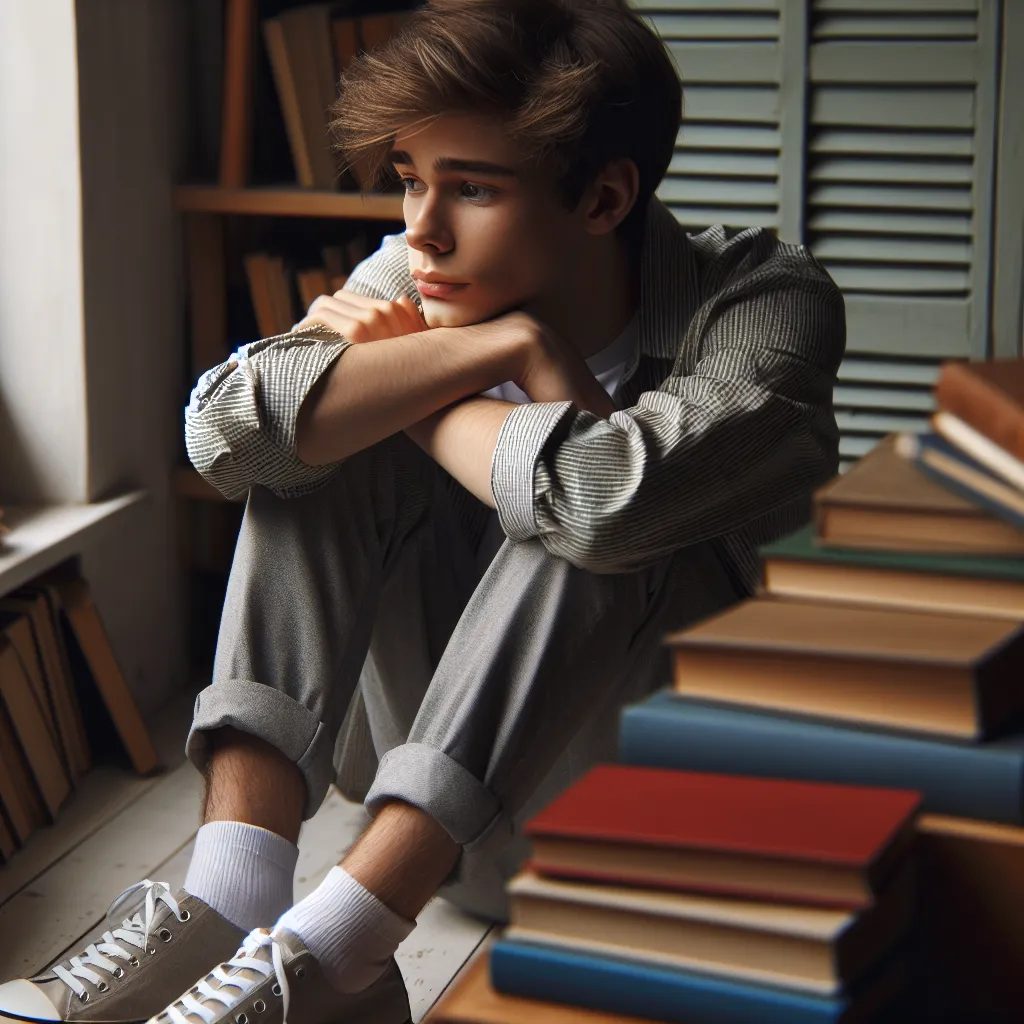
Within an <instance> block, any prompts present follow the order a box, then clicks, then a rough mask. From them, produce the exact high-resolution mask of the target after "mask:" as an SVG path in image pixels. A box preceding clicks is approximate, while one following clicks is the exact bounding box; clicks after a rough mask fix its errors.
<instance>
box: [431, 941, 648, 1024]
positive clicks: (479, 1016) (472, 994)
mask: <svg viewBox="0 0 1024 1024" xmlns="http://www.w3.org/2000/svg"><path fill="white" fill-rule="evenodd" d="M542 1022H543V1024H650V1022H649V1021H645V1020H643V1019H642V1018H640V1017H621V1016H619V1015H618V1014H615V1013H601V1012H599V1011H597V1010H584V1009H583V1008H582V1007H578V1006H568V1005H566V1004H561V1003H542V1002H540V1001H539V1000H534V999H520V998H519V997H517V996H506V995H504V994H502V993H501V992H496V991H495V990H494V986H493V985H492V984H491V978H490V973H489V971H488V961H487V956H486V955H484V956H478V957H477V958H476V960H474V961H473V962H472V963H471V964H469V965H468V966H467V967H465V968H463V970H462V971H461V972H460V973H459V974H458V975H457V976H456V978H455V980H454V981H453V982H452V984H451V987H450V988H448V989H447V990H446V991H445V993H444V995H443V996H442V997H441V998H440V999H439V1000H438V1002H437V1003H436V1004H435V1005H434V1007H433V1009H431V1011H430V1012H429V1013H428V1014H427V1016H426V1017H425V1018H424V1024H542Z"/></svg>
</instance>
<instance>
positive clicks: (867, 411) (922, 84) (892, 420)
mask: <svg viewBox="0 0 1024 1024" xmlns="http://www.w3.org/2000/svg"><path fill="white" fill-rule="evenodd" d="M810 14H811V28H810V50H809V62H808V67H809V85H808V122H809V123H808V133H807V167H806V174H807V185H806V195H807V210H806V242H807V243H808V244H809V245H810V247H811V250H812V251H813V252H814V254H815V255H816V256H817V257H818V259H820V260H821V262H822V263H823V264H824V265H825V266H826V267H827V268H828V270H829V272H830V273H831V274H832V276H833V277H834V278H835V280H836V282H837V283H838V284H839V286H840V287H841V288H842V290H843V292H844V295H845V297H846V314H847V329H848V343H847V353H848V357H847V360H846V362H845V364H844V366H843V368H842V370H841V372H840V382H839V386H838V387H837V388H836V392H835V398H836V419H837V420H838V422H839V426H840V429H841V430H842V443H841V448H840V454H841V457H842V459H843V463H844V466H845V465H846V464H848V462H849V460H851V459H855V458H857V457H859V456H860V455H863V454H864V453H865V452H866V451H868V450H869V449H870V448H871V447H872V446H873V445H874V444H875V443H876V442H877V441H878V439H879V438H880V437H881V436H883V435H884V434H885V433H888V432H889V431H891V430H896V429H924V428H925V427H926V425H927V419H926V418H927V415H928V413H929V412H930V411H931V408H932V403H931V398H930V386H931V383H932V382H933V381H934V378H935V376H936V372H937V367H938V364H939V363H940V362H941V360H942V359H946V358H951V357H957V356H964V357H967V356H977V357H980V356H984V355H985V354H986V352H987V345H988V324H989V277H990V244H991V237H990V235H991V224H992V210H991V204H992V168H993V158H994V131H995V104H996V70H997V66H998V65H997V59H996V34H997V32H996V29H997V23H996V19H997V10H996V3H995V0H812V2H811V10H810Z"/></svg>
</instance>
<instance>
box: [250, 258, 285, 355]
mask: <svg viewBox="0 0 1024 1024" xmlns="http://www.w3.org/2000/svg"><path fill="white" fill-rule="evenodd" d="M269 259H270V257H269V256H267V255H266V253H262V252H252V253H248V254H246V255H245V256H243V257H242V265H243V266H244V267H245V276H246V280H248V282H249V297H250V298H251V299H252V308H253V312H254V313H255V314H256V329H257V330H258V331H259V333H260V337H261V338H272V337H273V336H274V335H275V334H277V333H278V332H277V310H276V308H275V306H274V297H273V294H272V293H271V289H270V275H269V273H268V269H267V268H268V260H269Z"/></svg>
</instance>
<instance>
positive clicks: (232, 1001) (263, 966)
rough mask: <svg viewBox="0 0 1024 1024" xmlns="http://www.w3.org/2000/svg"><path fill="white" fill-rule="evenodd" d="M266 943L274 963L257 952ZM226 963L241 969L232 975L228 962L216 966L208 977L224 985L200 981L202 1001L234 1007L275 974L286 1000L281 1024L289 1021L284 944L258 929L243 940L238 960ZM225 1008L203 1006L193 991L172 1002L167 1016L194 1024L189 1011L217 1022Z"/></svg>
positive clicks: (198, 988)
mask: <svg viewBox="0 0 1024 1024" xmlns="http://www.w3.org/2000/svg"><path fill="white" fill-rule="evenodd" d="M264 946H269V947H270V961H271V962H270V963H268V962H267V961H266V960H260V959H258V958H257V957H256V953H257V952H258V951H259V950H260V949H261V948H263V947H264ZM226 966H227V967H236V968H238V969H239V971H238V973H237V974H228V973H227V971H225V970H224V967H225V965H224V964H221V965H220V966H219V967H216V968H214V970H213V971H212V972H211V973H210V974H209V975H208V977H211V978H216V979H217V981H218V982H220V988H214V987H213V986H212V985H211V984H210V983H209V981H207V980H206V979H204V980H203V981H201V982H199V984H198V985H196V987H195V989H194V991H196V992H198V993H199V995H200V996H201V997H202V1000H207V1001H209V1000H213V1001H214V1002H218V1003H221V1004H222V1006H223V1008H224V1009H226V1010H231V1009H232V1008H234V1007H235V1006H237V1005H238V1003H239V1002H240V1001H241V1000H242V999H243V998H244V997H245V995H246V994H247V993H248V992H250V991H251V990H252V989H253V987H254V986H256V985H258V984H260V982H262V980H263V979H264V978H269V977H270V976H271V975H272V974H274V975H276V976H277V984H278V986H279V987H280V989H281V993H280V995H281V1002H282V1003H283V1009H282V1016H281V1024H288V996H289V993H288V978H287V976H286V975H285V971H284V955H283V954H282V952H281V944H280V943H279V942H278V941H277V940H276V939H274V938H273V937H272V936H271V935H270V933H269V932H267V931H265V930H264V929H262V928H257V929H256V930H255V931H252V932H250V933H249V934H248V935H247V936H246V937H245V940H244V941H243V942H242V946H241V948H240V949H239V950H238V953H237V954H236V955H235V958H234V960H229V961H228V962H227V965H226ZM247 970H249V971H255V972H256V973H257V974H258V975H259V977H257V978H252V977H246V976H245V975H244V974H243V973H242V972H243V971H247ZM226 988H232V989H238V991H237V992H234V991H225V989H226ZM275 994H276V993H275ZM177 1003H180V1004H181V1005H182V1006H183V1007H184V1008H185V1011H186V1012H185V1013H182V1011H181V1010H179V1009H178V1007H177V1005H176V1004H177ZM224 1009H217V1008H214V1007H212V1006H205V1005H203V1002H202V1001H201V1000H200V999H196V998H195V996H193V995H192V991H189V992H186V993H185V994H184V995H183V996H180V997H179V998H178V999H177V1000H176V1002H175V1003H172V1004H171V1005H170V1006H169V1007H168V1008H167V1016H168V1017H169V1018H170V1019H171V1021H172V1024H190V1022H189V1020H188V1015H189V1014H193V1015H194V1016H196V1017H199V1018H200V1019H201V1020H203V1021H204V1022H205V1024H213V1021H214V1019H215V1018H216V1017H217V1016H218V1015H219V1014H221V1013H223V1012H224Z"/></svg>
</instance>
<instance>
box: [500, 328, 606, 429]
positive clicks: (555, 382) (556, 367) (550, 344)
mask: <svg viewBox="0 0 1024 1024" xmlns="http://www.w3.org/2000/svg"><path fill="white" fill-rule="evenodd" d="M493 323H495V324H500V325H502V327H504V328H506V329H508V330H509V331H511V332H514V333H515V335H516V336H517V337H519V338H520V342H521V347H520V348H519V352H520V358H519V359H518V361H517V362H518V365H517V367H516V375H515V376H514V377H513V380H514V382H515V384H516V385H517V386H518V387H519V388H521V389H522V390H523V391H525V392H526V393H527V394H528V395H529V396H530V398H532V399H533V401H535V402H565V401H569V402H573V403H575V405H576V407H577V408H579V409H585V410H586V411H587V412H592V413H594V415H595V416H600V417H601V418H602V419H607V418H608V417H609V416H611V414H612V413H613V412H614V411H615V403H614V402H613V401H612V399H611V396H610V395H609V394H608V392H607V391H605V389H604V388H603V387H602V386H601V384H600V382H599V381H598V379H597V378H596V377H595V376H594V375H593V373H591V371H590V367H589V366H587V362H586V360H585V359H584V358H583V357H582V356H581V355H580V354H579V352H577V351H576V349H574V348H573V347H572V346H571V345H569V344H568V343H567V342H565V341H564V340H563V339H562V338H560V337H559V336H558V335H557V334H556V333H555V332H554V331H552V330H551V329H550V328H549V327H546V326H545V325H544V324H542V323H541V322H540V321H539V320H536V319H534V318H533V317H532V316H530V315H529V314H528V313H523V312H516V313H507V314H506V315H505V316H502V317H499V318H497V319H496V320H495V321H493Z"/></svg>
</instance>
